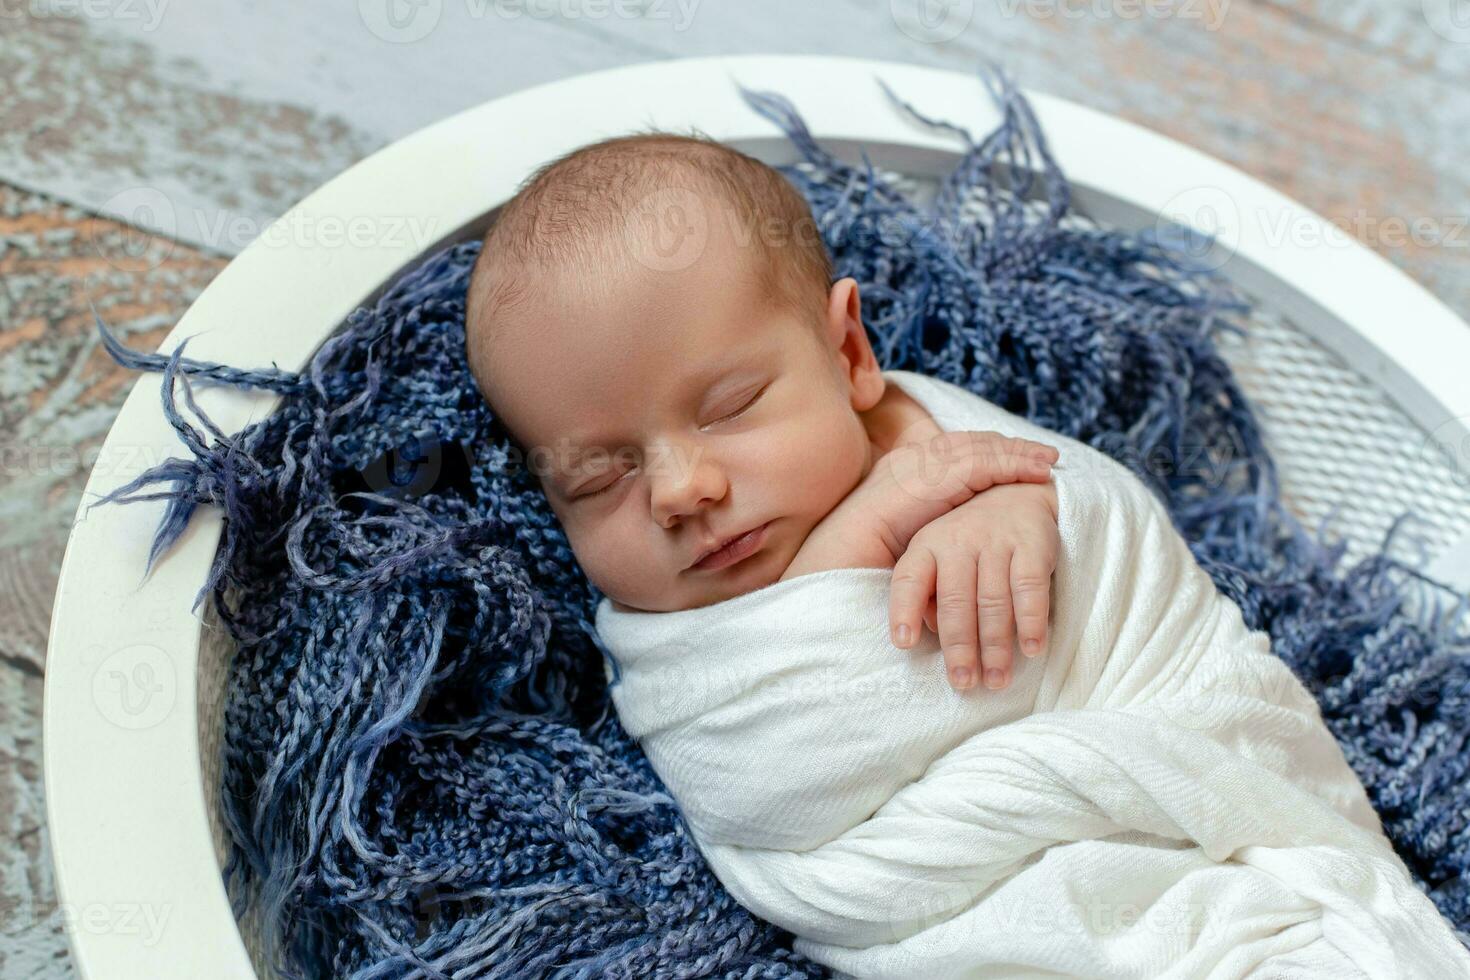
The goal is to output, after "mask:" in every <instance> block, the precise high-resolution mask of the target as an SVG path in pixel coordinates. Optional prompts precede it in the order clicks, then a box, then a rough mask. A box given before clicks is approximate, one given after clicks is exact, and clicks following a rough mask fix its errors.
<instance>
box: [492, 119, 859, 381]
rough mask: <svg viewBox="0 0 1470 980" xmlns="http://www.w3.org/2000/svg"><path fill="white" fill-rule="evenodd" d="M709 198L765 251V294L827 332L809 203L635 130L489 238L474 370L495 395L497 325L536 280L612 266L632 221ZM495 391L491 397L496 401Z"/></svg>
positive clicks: (510, 212)
mask: <svg viewBox="0 0 1470 980" xmlns="http://www.w3.org/2000/svg"><path fill="white" fill-rule="evenodd" d="M681 191H682V192H687V193H692V194H696V195H698V197H699V199H700V200H701V201H703V202H713V203H715V204H717V205H722V206H723V207H722V208H714V209H706V210H707V211H712V214H711V215H710V220H711V221H715V220H730V221H738V222H740V223H741V225H740V226H739V227H738V228H737V229H736V230H737V231H738V232H739V234H740V235H741V236H742V237H741V238H740V239H738V240H739V241H742V242H745V241H748V242H750V243H751V244H752V245H753V246H754V247H753V251H752V258H754V259H755V261H756V264H755V274H756V276H757V277H758V278H757V282H758V283H759V286H760V289H761V294H762V295H763V296H765V297H768V299H769V302H770V303H771V304H772V305H778V304H783V303H784V304H785V306H786V307H787V308H789V309H791V310H793V311H795V312H796V313H797V314H798V316H800V318H801V319H802V320H803V321H807V322H809V323H810V324H811V329H812V330H813V331H816V330H817V329H819V324H820V323H821V322H822V318H823V316H824V314H825V310H826V302H827V294H828V290H829V288H830V287H831V285H832V277H833V266H832V258H831V256H830V255H829V254H828V252H827V249H826V246H825V245H824V244H823V242H822V239H821V235H820V234H819V232H818V230H817V227H816V222H815V219H814V218H813V217H812V213H811V209H810V207H809V206H808V205H807V203H806V200H805V198H803V197H802V195H801V194H800V193H799V192H798V191H797V190H796V188H795V187H794V186H793V185H792V184H791V182H790V181H788V180H787V179H786V178H785V177H783V176H782V175H781V174H780V173H779V172H778V171H776V170H775V169H774V168H772V167H770V166H768V165H766V164H764V163H762V162H761V161H759V160H757V159H755V158H754V157H751V156H748V155H747V154H745V153H741V152H740V151H739V150H736V149H734V148H733V147H730V146H727V145H725V144H723V143H721V142H719V141H718V140H715V139H712V138H710V137H709V136H706V135H704V134H702V133H699V132H697V131H694V132H692V133H691V134H690V135H682V134H678V133H673V132H667V131H662V130H648V131H645V132H637V133H631V134H628V135H625V136H617V137H613V138H611V139H606V140H602V141H600V142H597V143H591V144H588V145H586V146H582V147H579V148H577V149H575V150H572V151H571V152H569V153H566V154H565V155H563V156H561V157H558V158H557V159H555V160H552V161H550V162H548V163H546V164H544V165H542V166H541V167H540V168H538V169H537V170H536V171H535V172H534V173H532V174H531V175H530V176H529V177H527V178H526V179H525V180H524V181H523V182H522V183H521V185H520V187H519V188H518V189H517V191H516V193H515V196H513V197H512V198H511V199H510V200H509V201H507V202H506V203H505V205H504V206H503V207H502V208H501V209H500V212H499V214H497V215H496V218H495V222H494V223H493V224H492V225H491V227H490V230H489V231H488V232H486V234H485V237H484V240H483V243H482V246H481V251H480V256H479V258H478V259H477V260H476V262H475V267H474V269H473V270H472V272H471V274H470V282H469V291H468V295H467V297H466V301H465V334H466V347H467V353H468V355H469V361H470V369H471V371H472V372H473V373H474V375H475V378H476V380H477V381H478V382H479V383H480V386H481V389H482V390H486V385H485V377H484V373H485V369H486V367H487V366H488V364H487V357H488V356H489V342H490V335H491V334H493V325H494V318H495V316H496V315H497V314H498V313H500V312H502V311H504V310H507V309H510V308H513V307H514V306H515V305H517V304H518V303H520V302H522V301H524V300H525V299H526V297H527V295H528V293H529V285H528V283H529V282H531V281H533V277H532V276H529V275H526V273H527V272H535V271H538V270H548V269H557V268H591V269H598V268H603V267H605V266H606V263H607V260H608V256H609V251H610V249H612V248H615V247H616V244H617V243H618V242H619V241H622V242H624V243H625V247H626V239H624V238H622V237H621V236H622V235H623V234H624V231H625V227H626V226H625V222H626V221H628V220H629V217H628V216H629V214H630V212H632V211H634V210H635V209H637V208H639V207H640V206H645V207H646V206H647V202H649V201H650V200H657V199H658V195H660V194H668V193H670V192H673V193H675V194H677V193H678V192H681ZM488 393H489V392H488V390H486V394H487V395H488Z"/></svg>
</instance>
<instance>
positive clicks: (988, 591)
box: [976, 547, 1014, 691]
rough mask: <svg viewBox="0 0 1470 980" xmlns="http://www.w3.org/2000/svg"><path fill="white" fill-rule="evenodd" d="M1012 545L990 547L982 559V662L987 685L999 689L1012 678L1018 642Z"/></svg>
mask: <svg viewBox="0 0 1470 980" xmlns="http://www.w3.org/2000/svg"><path fill="white" fill-rule="evenodd" d="M1011 554H1012V552H1011V549H1010V548H1005V547H996V548H987V549H986V550H985V551H984V552H983V553H982V554H981V555H980V561H979V567H980V572H979V586H980V587H979V591H978V593H977V594H976V604H977V605H978V606H979V609H980V663H981V666H982V667H983V669H984V671H985V675H984V676H985V686H986V687H988V688H990V689H991V690H992V691H998V690H1000V689H1001V688H1003V687H1005V686H1006V685H1007V684H1009V683H1010V680H1011V644H1012V643H1013V642H1014V639H1013V637H1014V632H1013V630H1014V626H1013V623H1012V618H1011V617H1012V611H1013V605H1012V600H1011Z"/></svg>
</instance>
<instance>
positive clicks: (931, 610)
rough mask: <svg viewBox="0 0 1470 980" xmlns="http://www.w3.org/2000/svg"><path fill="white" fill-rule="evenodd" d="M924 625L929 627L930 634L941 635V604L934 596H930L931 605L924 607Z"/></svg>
mask: <svg viewBox="0 0 1470 980" xmlns="http://www.w3.org/2000/svg"><path fill="white" fill-rule="evenodd" d="M924 625H925V626H927V627H929V632H931V633H933V634H934V635H935V636H938V635H939V604H938V603H936V602H935V601H934V596H933V595H931V596H929V605H927V606H925V607H924Z"/></svg>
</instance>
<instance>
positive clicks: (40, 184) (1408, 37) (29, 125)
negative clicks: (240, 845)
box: [0, 0, 1470, 978]
mask: <svg viewBox="0 0 1470 980" xmlns="http://www.w3.org/2000/svg"><path fill="white" fill-rule="evenodd" d="M389 2H391V3H393V4H395V5H397V6H396V7H395V8H394V9H395V11H396V12H397V13H399V14H402V15H403V16H401V17H399V18H397V19H396V20H391V21H390V20H387V19H385V18H384V17H382V16H378V17H374V16H369V15H366V14H364V15H360V14H359V11H361V10H370V8H372V7H373V6H374V5H373V4H372V3H362V4H352V3H348V4H337V5H326V4H301V3H287V2H285V0H257V2H255V3H251V4H227V3H224V2H223V0H215V2H205V0H190V2H188V3H178V4H175V5H167V4H166V3H165V0H134V2H131V3H122V2H118V3H108V4H97V5H78V4H58V5H56V6H57V9H59V10H63V11H64V10H74V9H78V8H82V9H98V8H101V9H104V10H109V11H112V12H113V13H112V14H111V15H110V16H107V17H96V18H93V19H75V18H71V17H66V16H46V15H45V11H46V10H48V9H53V8H51V7H48V6H47V4H45V3H41V2H36V3H16V4H10V5H8V6H7V8H6V10H5V11H4V16H3V17H0V452H3V456H0V459H3V468H0V976H3V977H6V978H24V977H53V976H62V975H67V974H70V973H71V972H72V971H71V967H70V965H69V963H68V957H67V953H66V946H65V936H64V932H63V926H62V923H63V919H64V916H65V915H66V914H67V913H69V912H73V911H75V910H65V909H60V908H58V906H57V902H56V898H55V894H54V889H53V884H52V877H51V871H50V865H49V852H48V849H47V841H46V832H45V811H44V804H43V799H42V789H41V779H40V705H41V685H42V679H43V675H44V670H45V647H46V631H47V625H48V620H49V616H50V606H51V595H52V591H53V589H54V587H55V582H56V576H57V572H58V568H59V565H60V560H61V554H62V549H63V547H64V544H65V540H66V535H67V530H68V527H69V526H70V524H71V521H72V519H73V516H74V514H75V511H76V507H77V504H78V502H79V500H80V496H81V487H82V484H83V482H84V480H85V476H86V473H87V464H88V455H87V454H88V453H89V452H95V450H96V448H97V447H98V446H99V445H100V443H101V440H102V438H103V436H104V435H105V434H106V432H107V429H108V426H109V425H110V423H111V420H112V418H113V416H114V415H115V413H116V411H117V409H118V407H119V405H120V404H121V401H122V398H123V396H124V394H125V393H126V391H127V389H128V387H129V385H130V384H131V383H132V376H131V375H129V374H128V373H127V372H123V371H119V370H117V369H115V368H114V367H112V365H111V362H110V361H109V360H108V359H107V358H106V356H105V355H104V354H102V353H101V352H100V351H99V350H98V349H97V345H96V341H95V335H94V333H93V331H92V329H91V313H90V309H89V306H88V304H89V303H92V304H95V305H96V308H97V310H98V311H99V312H100V313H101V314H102V316H103V317H104V318H106V320H107V321H108V323H109V324H111V325H114V326H116V327H118V328H120V329H121V330H122V331H123V333H124V334H125V335H127V336H128V338H129V342H130V343H131V344H132V345H133V346H137V347H144V346H151V345H155V344H157V343H158V342H159V341H160V340H161V339H162V338H163V336H164V334H165V333H166V332H167V331H168V330H169V328H170V327H171V326H172V324H173V323H174V322H175V321H176V319H177V318H178V317H179V316H180V314H181V313H182V312H183V311H184V309H185V308H186V307H187V306H188V304H189V303H190V301H191V300H192V299H193V298H194V297H195V296H197V295H198V293H199V291H200V290H201V289H202V288H203V287H204V286H205V285H206V284H207V283H208V282H209V281H210V279H211V278H212V277H213V276H214V275H215V274H216V273H217V272H218V271H219V270H220V269H221V268H222V267H223V266H224V264H225V262H226V261H227V259H228V257H229V256H230V255H232V254H234V253H235V252H237V251H239V249H240V248H242V247H243V246H244V245H245V244H247V243H248V242H249V240H250V239H251V238H252V237H253V236H254V235H255V234H257V233H259V231H260V230H261V229H262V228H263V227H264V226H265V223H266V222H268V221H269V220H270V218H272V217H273V216H275V215H279V214H280V213H282V212H283V211H284V210H285V209H286V208H288V207H289V206H290V205H291V204H293V203H294V202H295V201H297V200H298V199H299V198H300V197H302V196H303V195H304V194H305V193H307V192H308V191H310V190H311V189H312V188H313V187H315V186H316V185H318V184H319V183H321V182H322V181H324V180H326V179H327V178H329V177H331V176H332V175H333V174H335V173H336V172H338V171H340V170H341V169H342V168H343V167H345V166H347V165H348V164H350V163H351V162H352V161H354V160H356V159H358V158H360V157H361V156H363V155H364V154H366V153H369V152H371V151H372V150H374V149H376V148H377V147H379V146H381V145H383V144H384V143H386V142H388V141H390V140H392V139H394V138H396V137H397V136H399V135H402V134H403V133H406V132H408V131H411V130H413V129H415V128H417V127H419V126H421V125H423V124H425V123H428V122H431V121H433V120H434V119H437V118H440V117H442V116H444V115H446V114H448V113H451V112H454V111H457V110H458V109H461V108H465V107H467V106H469V105H473V104H476V103H478V102H480V101H483V100H484V99H487V98H492V97H494V96H496V95H501V94H504V93H506V92H510V91H513V90H516V89H518V88H523V87H525V86H528V85H532V84H536V83H540V82H544V81H550V80H554V79H557V78H562V77H566V76H568V75H572V74H576V73H580V72H584V71H590V70H594V69H598V68H604V67H611V66H615V65H620V64H630V63H636V62H641V61H648V60H656V59H663V58H669V57H679V56H685V55H705V54H721V53H730V54H734V53H754V52H808V53H823V54H843V55H853V56H863V57H877V58H885V59H892V60H899V61H910V62H917V63H923V64H931V65H938V66H945V67H952V68H957V69H964V70H972V69H973V68H974V67H975V66H977V65H978V64H979V63H980V61H981V59H989V60H993V61H996V62H999V63H1000V64H1002V65H1004V66H1005V67H1007V68H1009V69H1010V70H1011V71H1012V72H1013V73H1014V75H1015V76H1016V77H1017V79H1018V80H1019V81H1020V82H1021V83H1022V84H1023V85H1025V86H1028V87H1031V88H1034V89H1037V90H1041V91H1046V92H1050V93H1053V94H1057V95H1061V96H1064V97H1067V98H1071V99H1074V100H1076V101H1078V102H1082V103H1085V104H1088V105H1091V106H1094V107H1096V108H1099V109H1103V110H1106V111H1109V112H1113V113H1116V114H1117V115H1120V116H1123V117H1125V118H1128V119H1131V120H1133V121H1136V122H1139V123H1142V124H1144V125H1147V126H1150V127H1153V128H1155V129H1157V130H1160V131H1162V132H1164V133H1167V134H1169V135H1171V136H1174V137H1176V138H1178V139H1181V140H1183V141H1185V142H1188V143H1191V144H1193V145H1195V146H1197V147H1199V148H1201V149H1203V150H1205V151H1207V152H1209V153H1212V154H1214V155H1216V156H1219V157H1221V158H1222V159H1225V160H1227V161H1229V162H1231V163H1233V164H1235V165H1236V166H1238V167H1240V168H1242V169H1243V170H1245V171H1247V172H1249V173H1251V174H1253V175H1255V176H1257V177H1259V178H1261V179H1262V180H1264V181H1266V182H1267V183H1269V184H1272V185H1274V186H1275V187H1277V188H1279V189H1280V190H1282V191H1284V192H1286V193H1287V194H1289V195H1291V196H1293V197H1295V198H1297V199H1298V200H1300V201H1301V202H1303V203H1304V204H1306V205H1307V206H1309V207H1310V208H1312V209H1314V210H1316V211H1318V212H1319V213H1321V214H1323V215H1325V216H1326V217H1328V218H1329V219H1331V220H1333V221H1335V222H1337V223H1339V224H1340V225H1341V226H1342V227H1344V228H1345V229H1347V230H1348V231H1350V232H1351V233H1352V234H1354V235H1355V237H1357V238H1358V239H1359V240H1361V241H1364V242H1365V243H1366V244H1368V245H1369V246H1370V247H1372V248H1374V249H1375V250H1377V251H1379V252H1380V253H1381V254H1383V255H1384V256H1386V257H1387V258H1388V259H1390V260H1391V261H1393V262H1394V263H1396V264H1397V265H1399V266H1400V267H1402V268H1403V269H1404V270H1406V271H1407V272H1408V273H1409V274H1410V275H1411V276H1413V277H1414V278H1416V279H1417V280H1418V281H1420V282H1421V283H1423V284H1424V285H1426V286H1427V287H1429V288H1430V289H1431V290H1432V291H1434V292H1435V293H1436V294H1438V295H1439V296H1440V297H1441V298H1443V299H1444V300H1445V301H1446V302H1448V303H1449V304H1450V305H1451V306H1452V307H1453V308H1454V309H1456V311H1457V312H1459V313H1460V314H1461V315H1462V316H1470V227H1467V224H1470V167H1467V165H1466V161H1467V160H1470V95H1467V92H1470V3H1467V2H1466V0H1377V2H1369V0H1336V2H1330V3H1329V2H1327V0H1233V2H1229V0H950V2H949V3H948V5H946V4H944V3H941V2H939V0H826V2H809V3H802V4H795V3H780V2H778V0H744V2H738V3H737V2H734V0H682V2H680V0H627V2H624V3H618V2H607V3H603V4H602V5H601V7H599V6H598V5H597V3H596V0H580V2H579V0H524V2H509V0H383V3H379V4H378V5H377V6H378V7H380V8H384V9H387V8H386V7H385V4H387V3H389ZM921 3H922V4H927V6H921ZM329 7H330V9H329ZM597 10H605V11H612V12H614V13H608V14H606V15H603V16H594V11H597ZM531 11H536V12H537V13H535V14H534V15H533V14H532V13H531ZM548 11H549V12H552V13H553V14H554V16H549V17H548V16H545V12H548ZM619 11H620V12H622V13H621V14H618V13H615V12H619ZM925 11H927V19H925V17H924V16H923V14H924V12H925ZM517 12H518V13H517ZM635 12H636V16H630V15H629V14H630V13H635ZM946 16H947V17H948V18H950V19H947V20H946V19H945V18H946ZM426 18H427V19H426ZM395 25H396V26H395ZM956 30H958V33H955V31H956ZM419 33H422V36H416V35H417V34H419ZM950 35H953V36H950ZM798 108H800V107H799V106H798ZM1098 152H1100V153H1104V152H1107V148H1106V147H1099V148H1098ZM99 215H101V216H103V217H99ZM1289 232H1290V230H1289V229H1287V230H1284V233H1289Z"/></svg>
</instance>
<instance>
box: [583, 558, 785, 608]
mask: <svg viewBox="0 0 1470 980" xmlns="http://www.w3.org/2000/svg"><path fill="white" fill-rule="evenodd" d="M790 564H791V556H790V555H787V554H784V552H783V551H782V549H780V548H779V547H778V546H777V545H776V544H775V543H774V542H770V543H767V544H766V546H765V547H763V548H761V550H760V551H757V552H756V553H755V554H753V555H751V556H750V557H749V558H746V559H745V560H744V561H741V562H737V563H736V564H734V565H730V566H728V567H726V568H720V569H715V570H713V571H694V570H692V569H686V570H684V571H683V572H681V573H679V579H680V581H681V583H682V587H681V588H679V589H676V590H673V592H674V593H675V594H671V595H666V596H661V597H656V598H643V599H642V600H641V601H634V602H625V601H622V600H619V599H613V600H612V603H613V608H614V609H616V610H617V611H618V612H680V611H682V610H685V609H702V608H704V607H705V606H712V605H714V604H716V603H719V602H727V601H729V600H730V599H735V598H738V597H739V596H743V595H745V594H747V593H750V592H755V591H756V590H757V589H764V588H766V587H767V586H769V585H775V584H776V583H777V582H779V581H780V580H781V576H782V575H783V574H784V573H785V572H786V568H787V566H789V565H790Z"/></svg>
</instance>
